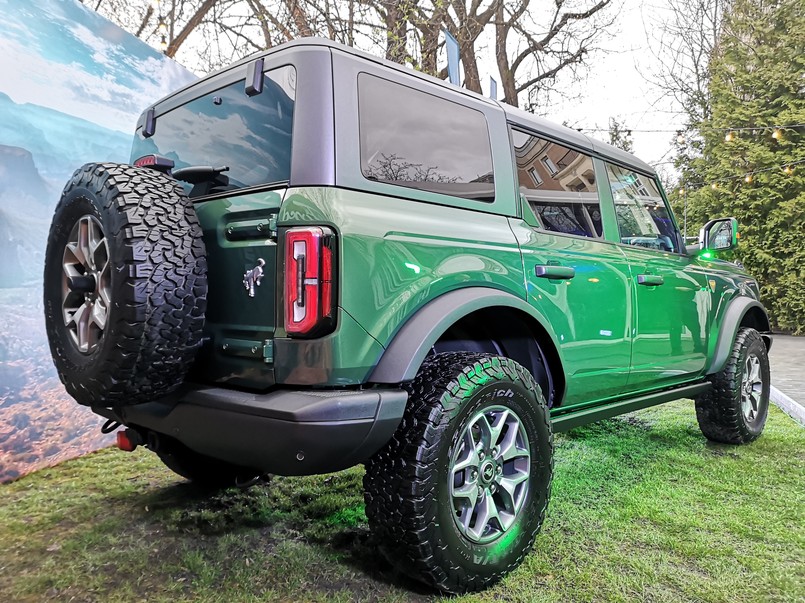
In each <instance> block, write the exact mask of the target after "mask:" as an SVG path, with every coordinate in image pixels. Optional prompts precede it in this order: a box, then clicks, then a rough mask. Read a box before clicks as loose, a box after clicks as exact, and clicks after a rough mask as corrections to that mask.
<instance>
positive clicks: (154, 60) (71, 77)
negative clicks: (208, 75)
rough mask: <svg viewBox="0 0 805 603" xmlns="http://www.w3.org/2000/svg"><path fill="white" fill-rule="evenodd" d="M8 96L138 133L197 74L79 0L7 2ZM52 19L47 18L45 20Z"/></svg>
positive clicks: (1, 56)
mask: <svg viewBox="0 0 805 603" xmlns="http://www.w3.org/2000/svg"><path fill="white" fill-rule="evenodd" d="M0 12H1V13H2V14H3V21H2V23H0V75H1V76H2V79H1V80H0V90H1V91H2V92H4V93H5V94H7V95H8V96H10V97H11V98H12V100H14V102H16V103H20V104H22V103H32V104H35V105H40V106H43V107H48V108H50V109H56V110H58V111H61V112H63V113H67V114H68V115H72V116H74V117H80V118H82V119H85V120H88V121H91V122H93V123H96V124H98V125H101V126H104V127H106V128H108V129H111V130H117V131H120V132H125V133H131V132H133V131H134V126H135V123H136V119H137V116H139V114H140V112H141V111H143V110H144V109H145V108H146V107H147V106H148V105H149V104H150V103H152V102H154V101H155V100H158V99H160V98H162V97H163V96H165V94H167V93H168V92H169V91H172V90H175V89H176V88H179V87H181V86H183V85H185V84H187V83H189V82H191V81H193V80H195V79H196V78H195V76H194V75H193V74H191V73H190V72H189V71H187V70H186V69H184V68H183V67H181V66H180V65H178V64H177V63H175V62H174V61H171V60H169V59H167V58H166V57H164V56H162V55H161V54H160V53H159V52H156V51H154V50H153V49H151V48H149V47H148V46H146V45H145V44H143V43H141V42H140V41H139V40H137V39H136V38H134V37H133V36H130V35H128V34H126V33H125V32H124V31H122V30H121V29H120V28H118V27H117V26H115V25H113V24H112V23H110V22H108V21H107V20H106V19H104V18H103V17H101V16H99V15H98V14H96V13H95V12H93V11H91V10H88V9H87V8H85V7H84V6H82V5H80V4H79V3H78V2H75V1H74V0H70V1H60V0H38V1H37V2H30V0H0ZM43 17H44V18H43Z"/></svg>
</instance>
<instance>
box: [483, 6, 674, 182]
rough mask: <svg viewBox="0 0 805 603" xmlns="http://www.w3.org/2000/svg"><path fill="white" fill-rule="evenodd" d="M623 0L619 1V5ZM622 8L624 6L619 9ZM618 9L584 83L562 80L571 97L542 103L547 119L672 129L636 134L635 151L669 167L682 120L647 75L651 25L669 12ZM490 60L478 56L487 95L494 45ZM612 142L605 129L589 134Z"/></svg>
mask: <svg viewBox="0 0 805 603" xmlns="http://www.w3.org/2000/svg"><path fill="white" fill-rule="evenodd" d="M618 1H619V0H615V3H616V4H617V2H618ZM618 6H620V7H621V8H620V10H618ZM608 10H610V11H613V12H615V13H617V21H616V23H615V25H614V27H613V29H612V31H611V35H610V37H609V38H608V39H606V40H604V41H603V42H600V43H599V47H601V48H602V49H603V50H604V52H597V53H595V54H593V55H592V58H591V59H589V68H588V69H587V70H586V73H585V75H584V76H583V78H582V80H581V82H577V83H575V84H572V83H570V82H569V81H568V80H567V79H561V78H560V79H559V81H558V82H557V84H558V86H562V87H565V88H567V89H568V91H569V92H570V98H562V97H561V96H559V95H555V96H554V97H553V98H552V99H551V102H550V103H549V104H548V106H546V107H544V114H543V117H546V118H547V119H550V120H552V121H555V122H558V123H567V124H568V125H569V126H571V127H576V128H602V129H604V130H606V129H607V128H608V125H609V118H610V117H614V118H616V119H618V121H619V122H621V123H623V124H624V125H625V126H626V127H627V128H631V129H633V130H671V132H659V133H657V132H653V133H652V132H637V131H635V132H633V133H632V141H633V143H634V154H635V155H637V156H638V157H640V158H641V159H642V160H643V161H645V162H647V163H650V164H652V165H654V164H655V163H657V162H662V163H661V164H660V165H659V166H657V167H665V168H666V169H669V170H670V169H671V165H670V163H665V162H668V161H669V160H670V159H672V158H673V148H672V145H673V143H674V139H675V138H676V134H675V131H676V130H678V129H682V127H683V123H684V118H683V117H682V116H681V115H680V114H678V113H675V112H674V111H673V105H672V103H671V102H670V101H669V100H668V99H667V98H662V97H661V95H660V93H659V91H657V90H656V89H655V88H654V87H653V86H651V84H650V83H649V82H647V80H646V77H644V75H643V74H645V76H648V75H649V74H650V72H651V70H652V69H653V68H656V59H655V58H654V56H653V54H652V52H651V48H650V44H649V35H647V31H646V30H647V28H649V29H650V28H651V23H652V22H656V21H657V20H658V19H660V18H663V17H664V16H665V17H667V16H668V11H667V9H665V8H663V7H662V6H660V5H654V4H651V3H645V2H640V1H639V0H620V5H616V6H614V7H612V8H610V9H608ZM486 53H488V54H489V58H488V59H486V60H484V57H483V55H481V56H479V63H480V65H481V66H480V69H481V70H482V72H483V71H486V74H487V75H486V77H482V82H483V85H484V91H485V92H487V93H488V90H489V88H488V86H489V76H490V75H491V76H492V77H495V78H496V79H498V81H500V80H499V78H497V77H496V68H495V67H494V57H493V55H492V47H490V48H489V49H488V50H486ZM577 95H578V96H577ZM585 134H587V135H588V136H594V137H596V138H599V139H601V140H604V141H605V142H608V140H609V139H608V135H607V132H599V133H590V132H585Z"/></svg>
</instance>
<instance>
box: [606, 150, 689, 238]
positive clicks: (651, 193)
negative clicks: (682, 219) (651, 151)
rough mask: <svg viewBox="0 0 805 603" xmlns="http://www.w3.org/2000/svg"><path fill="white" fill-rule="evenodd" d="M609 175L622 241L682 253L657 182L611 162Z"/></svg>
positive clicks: (608, 170) (608, 167) (608, 168)
mask: <svg viewBox="0 0 805 603" xmlns="http://www.w3.org/2000/svg"><path fill="white" fill-rule="evenodd" d="M607 177H608V179H609V186H610V188H611V189H612V197H613V199H614V200H615V214H616V216H617V219H618V230H619V231H620V239H621V243H626V244H627V245H637V246H639V247H646V248H648V249H656V250H657V251H672V252H679V240H678V237H677V234H676V228H675V227H674V222H673V219H672V218H671V214H670V212H669V211H668V207H667V205H666V204H665V201H664V200H663V198H662V195H661V194H660V189H659V187H658V186H657V183H656V181H655V180H654V179H653V178H651V177H649V176H644V175H642V174H638V173H637V172H633V171H632V170H629V169H627V168H622V167H619V166H616V165H611V164H607Z"/></svg>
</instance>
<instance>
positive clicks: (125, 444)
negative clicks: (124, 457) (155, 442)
mask: <svg viewBox="0 0 805 603" xmlns="http://www.w3.org/2000/svg"><path fill="white" fill-rule="evenodd" d="M117 447H118V448H120V449H121V450H123V451H125V452H131V451H133V450H134V449H135V448H137V444H135V443H134V442H132V441H131V440H130V439H129V434H128V429H126V430H124V431H118V432H117Z"/></svg>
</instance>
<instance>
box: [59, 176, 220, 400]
mask: <svg viewBox="0 0 805 603" xmlns="http://www.w3.org/2000/svg"><path fill="white" fill-rule="evenodd" d="M81 220H84V221H85V222H87V221H88V222H92V223H94V224H99V225H100V228H101V229H102V235H103V237H105V241H106V249H107V252H108V253H107V255H108V264H107V265H108V267H109V271H108V272H105V274H106V275H107V276H106V277H105V279H106V280H105V281H104V282H105V283H106V285H107V286H106V287H105V295H107V296H108V297H109V298H110V300H109V303H108V310H107V312H106V323H105V324H106V327H105V329H103V331H102V335H100V336H96V339H98V340H97V341H95V342H94V346H92V347H91V348H89V349H87V350H84V351H83V352H82V351H81V350H80V349H79V345H80V343H78V342H77V340H76V339H75V336H73V335H71V332H70V330H69V329H68V327H67V326H66V325H65V321H66V319H65V318H64V316H63V314H62V303H63V302H64V300H65V297H64V295H65V291H67V285H66V283H67V280H66V277H65V268H64V267H63V262H64V259H63V258H64V257H65V255H64V254H65V248H66V245H67V243H68V242H70V241H71V239H70V237H72V236H73V235H71V232H76V231H73V228H74V227H76V225H77V224H79V222H80V221H81ZM78 232H80V231H78ZM201 237H202V231H201V227H200V225H199V222H198V218H197V217H196V214H195V211H194V209H193V206H192V204H191V203H190V201H189V200H188V199H187V197H186V195H185V194H184V191H183V190H182V188H181V186H180V185H179V184H178V183H177V182H176V181H175V180H173V179H172V178H170V177H168V176H165V175H163V174H160V173H158V172H156V171H154V170H151V169H147V168H138V167H133V166H130V165H121V164H116V163H100V164H94V163H90V164H87V165H85V166H83V167H82V168H80V169H79V170H77V171H76V172H75V173H74V174H73V176H72V178H71V179H70V181H69V182H68V183H67V186H66V187H65V188H64V191H63V193H62V196H61V201H60V202H59V204H58V205H57V206H56V211H55V215H54V217H53V222H52V224H51V228H50V235H49V237H48V246H47V251H46V255H45V273H44V306H45V324H46V329H47V334H48V340H49V342H50V350H51V353H52V356H53V361H54V364H55V365H56V369H57V370H58V373H59V377H60V378H61V381H62V383H64V386H65V388H66V389H67V392H68V393H69V394H70V395H71V396H73V397H74V398H75V399H76V400H77V401H78V402H79V403H81V404H84V405H88V406H109V407H120V406H125V405H131V404H138V403H142V402H148V401H151V400H154V399H156V398H159V397H162V396H165V395H167V394H169V393H170V392H172V391H173V390H174V389H176V388H177V387H178V386H179V385H180V384H181V383H182V381H183V380H184V377H185V375H186V373H187V371H188V369H189V367H190V364H191V363H192V361H193V359H194V357H195V354H196V351H197V349H198V348H199V346H200V345H201V336H202V328H203V326H204V312H205V309H206V303H207V302H206V300H207V261H206V257H205V249H204V243H203V241H202V238H201ZM79 268H80V266H79ZM93 282H98V279H96V281H93ZM96 287H97V285H96ZM81 295H84V293H81ZM87 295H89V296H92V293H88V294H87ZM95 296H96V298H97V297H100V293H99V292H98V291H97V290H96V292H95ZM71 299H72V298H71ZM104 305H106V304H104Z"/></svg>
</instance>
